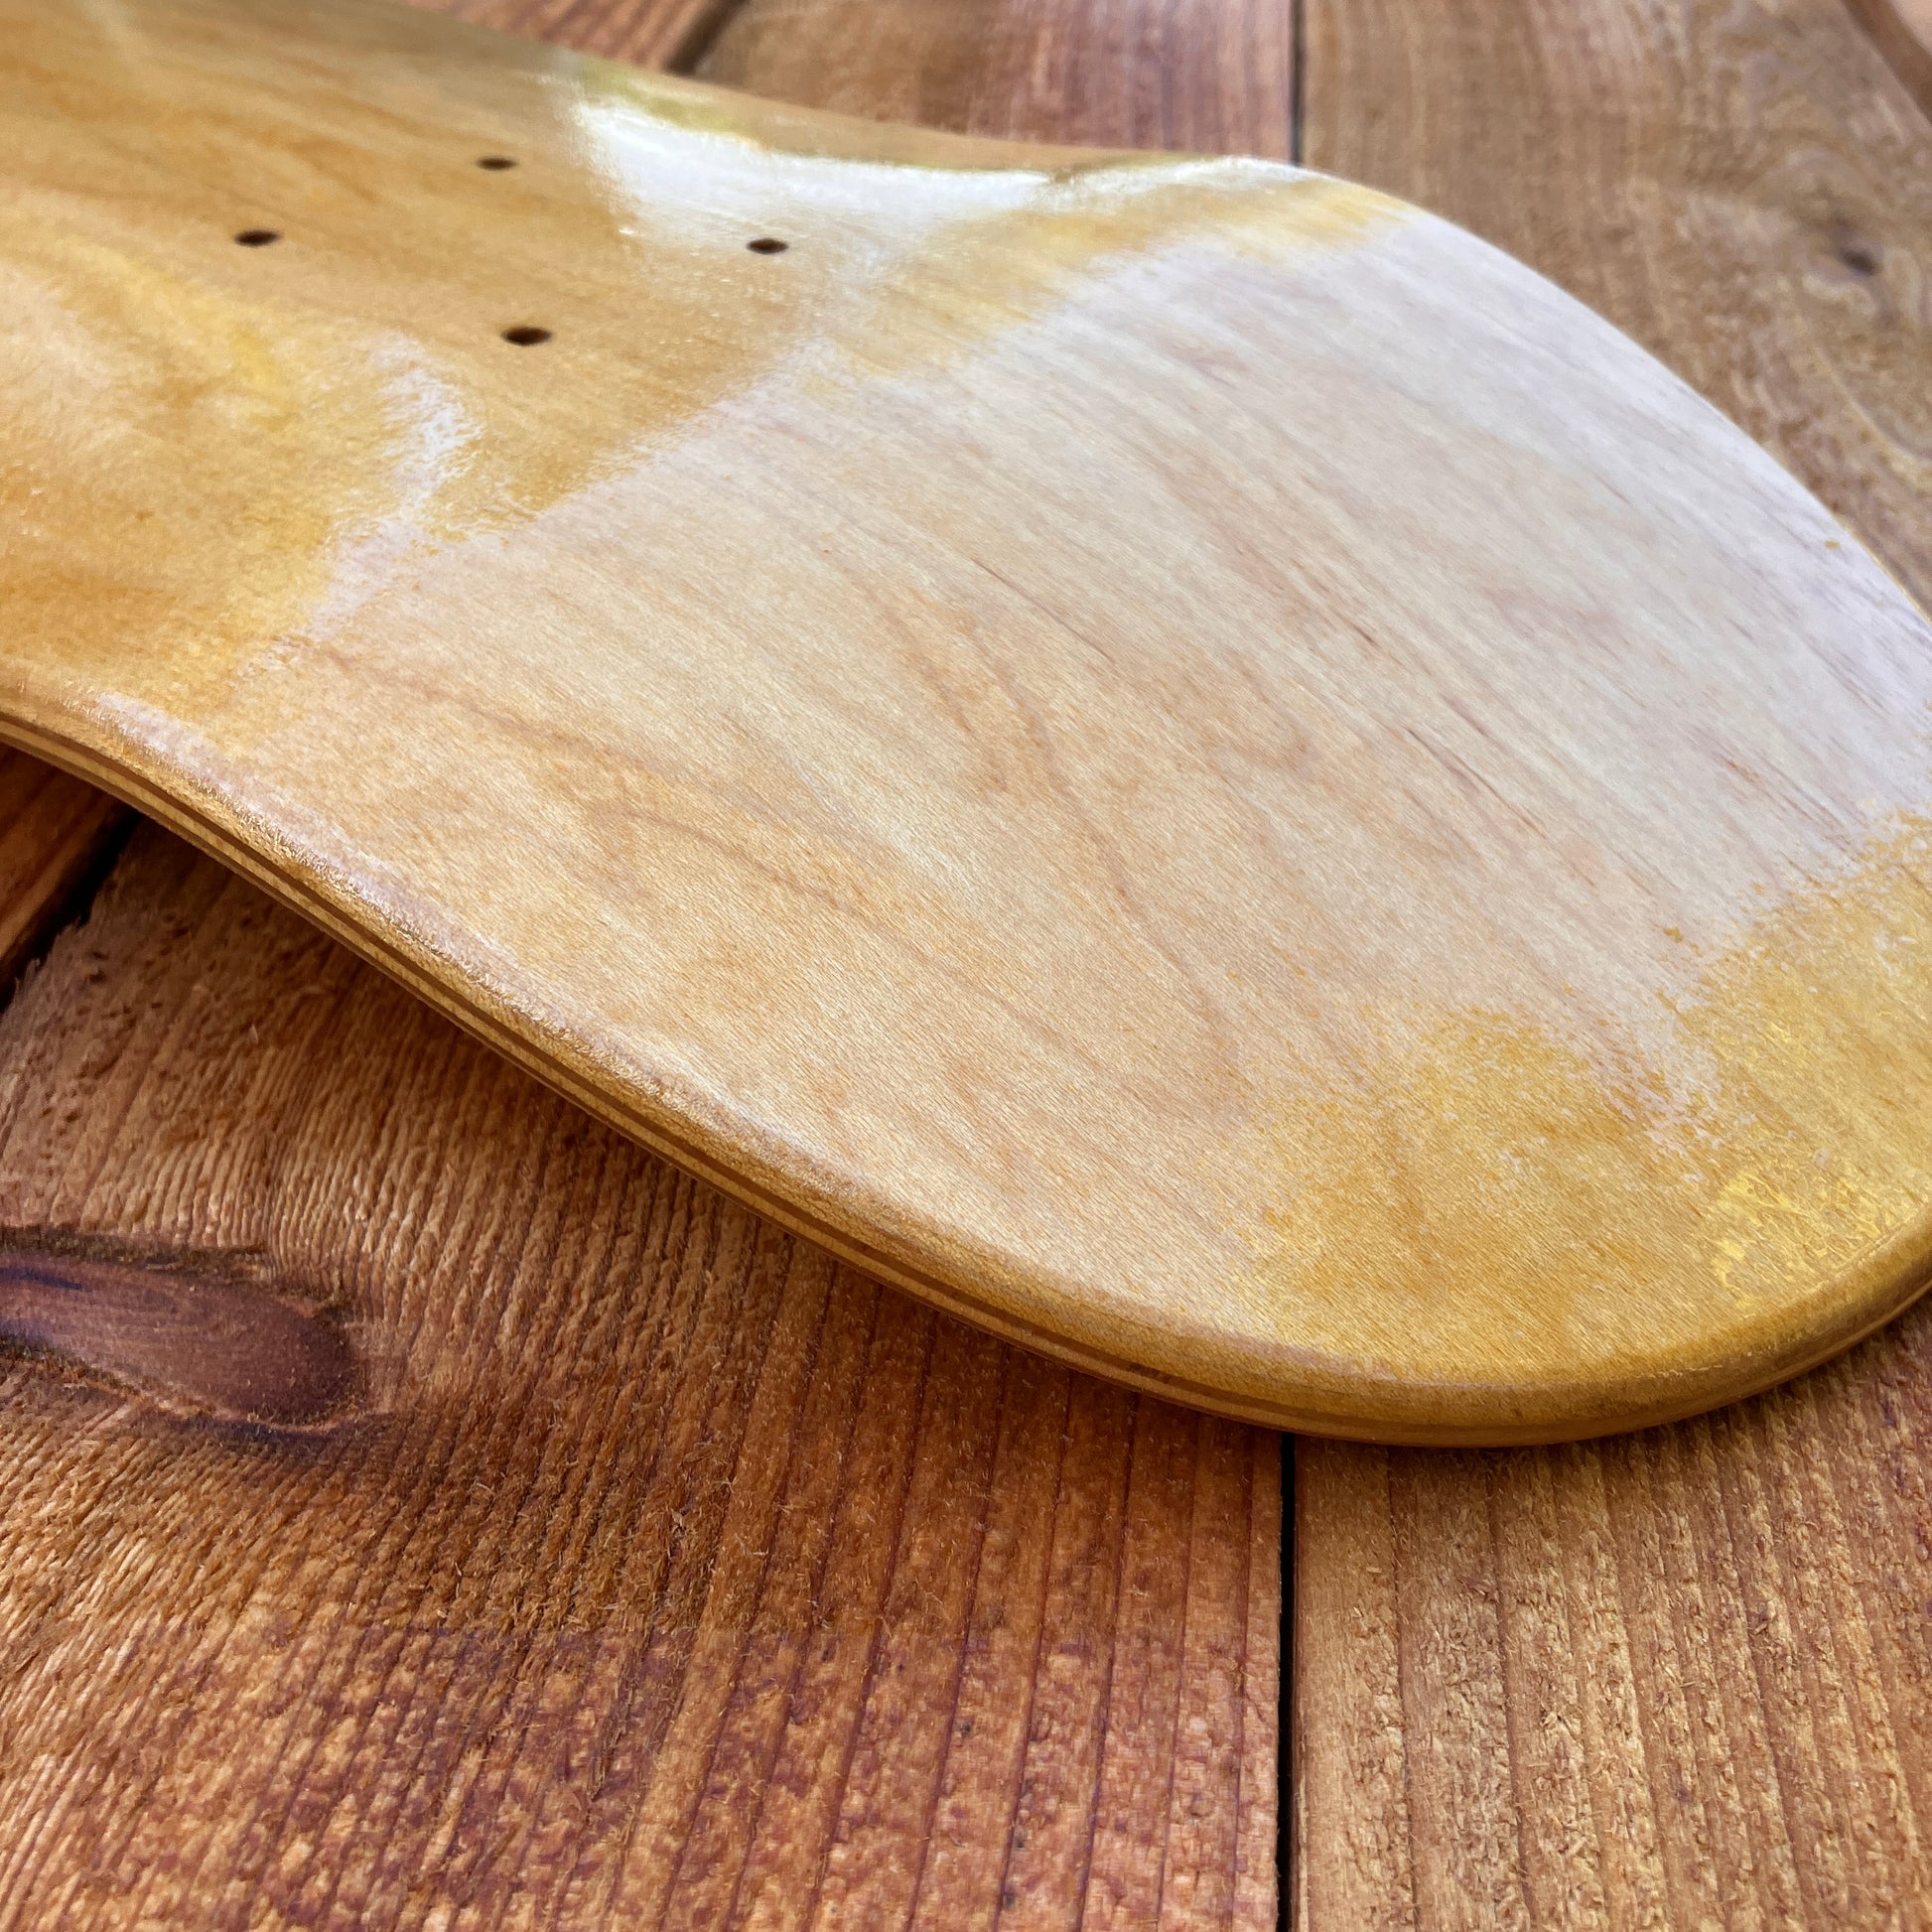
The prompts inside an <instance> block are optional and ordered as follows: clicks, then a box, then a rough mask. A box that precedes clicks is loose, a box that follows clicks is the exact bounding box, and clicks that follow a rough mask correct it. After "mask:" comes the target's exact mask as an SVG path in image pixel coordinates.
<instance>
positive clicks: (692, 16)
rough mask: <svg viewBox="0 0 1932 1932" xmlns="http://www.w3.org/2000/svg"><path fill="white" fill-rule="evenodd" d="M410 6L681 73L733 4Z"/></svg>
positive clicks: (639, 0) (674, 0) (467, 2)
mask: <svg viewBox="0 0 1932 1932" xmlns="http://www.w3.org/2000/svg"><path fill="white" fill-rule="evenodd" d="M409 4H410V5H412V6H418V7H421V8H423V9H424V10H425V11H426V12H429V13H440V14H450V15H453V16H454V17H455V18H456V19H458V20H467V21H470V22H471V23H473V24H474V25H475V26H478V27H489V28H493V29H494V30H495V31H496V32H498V33H503V34H522V35H525V36H527V37H528V38H529V39H531V40H540V41H549V42H552V43H554V44H555V45H556V46H559V47H568V48H571V49H573V50H574V51H575V52H577V53H579V54H595V55H598V56H600V57H601V58H602V59H604V60H607V61H628V62H631V63H633V64H635V65H636V66H638V67H643V68H670V69H681V68H684V67H686V66H688V65H689V64H690V62H692V61H693V60H695V59H696V58H697V57H698V56H699V55H700V54H702V53H703V51H704V50H705V48H706V47H708V46H709V44H710V41H711V38H712V36H713V34H714V33H715V32H716V31H717V29H718V27H719V25H720V24H721V22H722V21H723V20H724V19H725V17H726V16H727V15H728V14H729V13H730V12H731V10H732V7H733V5H734V0H409Z"/></svg>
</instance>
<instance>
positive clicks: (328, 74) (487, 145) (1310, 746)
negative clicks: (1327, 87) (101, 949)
mask: <svg viewBox="0 0 1932 1932" xmlns="http://www.w3.org/2000/svg"><path fill="white" fill-rule="evenodd" d="M0 197H3V198H4V199H3V200H0V286H3V287H4V295H0V300H3V301H4V304H5V307H4V323H0V501H3V502H4V515H5V524H4V536H3V537H0V582H4V586H5V604H4V616H3V617H0V734H4V736H6V737H7V738H9V739H11V740H13V741H15V742H17V743H19V744H21V745H23V746H26V747H28V748H30V749H32V750H34V751H36V752H38V753H40V754H42V755H43V756H45V757H47V758H49V759H53V760H54V761H56V762H58V763H60V764H63V765H65V766H67V767H68V768H69V769H71V770H74V771H76V772H79V773H82V774H84V775H86V776H88V777H90V778H92V779H94V780H96V781H97V782H99V783H101V784H102V785H105V786H106V787H108V788H109V789H111V790H114V791H116V792H118V793H120V794H121V795H122V796H124V797H127V798H129V799H131V800H133V801H134V802H135V803H137V804H139V805H140V806H142V807H143V808H144V809H146V810H149V811H151V812H153V813H154V814H155V815H156V816H158V817H160V818H162V819H164V820H166V821H167V822H168V823H170V824H172V825H174V826H175V827H177V828H178V829H180V830H181V831H183V832H184V833H186V834H187V835H188V836H189V837H191V838H193V839H195V840H196V841H198V842H199V843H200V844H202V845H203V846H205V847H207V849H209V850H210V851H213V852H215V853H217V854H218V855H220V856H221V857H222V858H224V859H225V860H227V861H228V862H229V863H231V864H233V865H235V866H236V867H238V868H240V869H241V870H243V871H245V872H246V873H248V874H249V875H251V876H252V877H254V878H256V879H257V880H259V881H260V882H261V883H263V884H264V885H265V886H267V887H268V888H269V889H270V890H271V891H273V892H275V893H276V894H278V895H279V896H280V897H283V898H284V899H286V900H287V901H289V902H290V903H292V904H294V905H296V906H298V907H299V908H301V909H302V910H303V911H305V912H307V913H308V914H309V915H310V916H311V917H313V918H315V919H316V920H318V921H319V922H321V923H322V924H323V925H324V926H326V927H327V928H328V929H329V930H331V931H332V932H335V933H336V934H338V935H339V936H341V937H342V938H343V939H344V940H345V941H346V942H347V943H349V944H350V945H352V946H354V947H356V948H357V949H358V950H359V951H361V952H362V953H364V954H365V955H366V956H368V957H369V958H371V959H373V960H375V961H377V962H378V963H380V964H381V965H383V966H384V967H386V968H387V969H388V970H390V971H391V972H393V973H395V974H397V975H398V976H400V977H401V978H402V979H404V980H405V981H406V982H408V983H409V984H410V985H411V986H412V987H414V988H415V989H416V990H417V991H419V992H420V993H421V994H422V995H423V996H424V997H425V998H427V999H429V1000H431V1001H433V1002H435V1003H436V1004H437V1005H438V1006H440V1007H442V1008H443V1009H444V1010H445V1011H447V1012H449V1013H451V1014H453V1015H455V1016H456V1017H457V1018H458V1019H459V1020H461V1021H462V1022H463V1023H464V1024H466V1025H467V1026H469V1027H471V1028H472V1029H474V1030H475V1031H476V1032H477V1033H479V1034H481V1035H483V1036H484V1037H485V1038H487V1039H488V1040H490V1041H491V1042H493V1043H494V1044H495V1045H496V1046H498V1047H499V1048H501V1049H502V1050H503V1051H505V1052H507V1053H509V1054H511V1055H513V1056H514V1057H516V1058H517V1059H519V1060H521V1061H522V1062H523V1063H525V1064H526V1065H528V1066H530V1067H531V1068H533V1069H534V1070H536V1071H537V1072H538V1073H539V1074H541V1075H542V1076H543V1077H544V1078H545V1079H547V1080H549V1081H551V1082H552V1083H553V1084H554V1085H556V1086H557V1087H559V1088H560V1089H562V1090H564V1091H566V1092H568V1093H569V1094H571V1095H573V1096H574V1097H575V1098H576V1099H578V1100H579V1101H581V1102H582V1103H583V1104H584V1105H585V1106H587V1107H589V1108H590V1109H592V1110H593V1111H594V1112H596V1113H598V1114H600V1115H602V1116H603V1117H605V1118H606V1119H608V1120H610V1121H612V1122H614V1123H616V1124H617V1125H619V1126H620V1127H621V1128H623V1129H624V1130H626V1131H627V1132H629V1133H631V1134H633V1135H635V1136H636V1137H637V1138H638V1139H640V1140H642V1141H644V1142H646V1143H647V1144H649V1145H650V1146H652V1147H654V1148H656V1149H658V1150H660V1151H661V1152H663V1153H665V1154H666V1155H668V1156H669V1157H670V1158H671V1159H673V1160H675V1161H677V1162H679V1163H681V1164H683V1165H684V1166H686V1167H688V1168H690V1169H692V1170H694V1171H696V1172H698V1173H703V1174H705V1175H707V1176H708V1177H710V1178H713V1179H715V1180H716V1181H718V1182H719V1183H720V1184H721V1185H723V1186H725V1187H727V1188H730V1189H731V1190H732V1191H734V1192H736V1193H737V1194H739V1195H740V1196H742V1197H744V1198H745V1199H747V1200H749V1201H751V1202H753V1203H754V1204H755V1205H757V1206H758V1207H759V1209H761V1210H762V1211H765V1212H768V1213H770V1214H771V1215H773V1216H774V1217H776V1218H778V1219H779V1220H782V1221H784V1222H786V1223H787V1224H789V1225H791V1226H792V1227H794V1228H797V1229H799V1230H801V1231H802V1232H804V1233H806V1234H808V1235H810V1236H811V1237H812V1238H813V1239H815V1240H817V1241H820V1242H823V1243H824V1244H826V1245H827V1246H828V1247H830V1248H832V1249H834V1250H835V1251H836V1252H838V1253H839V1254H841V1255H843V1256H845V1257H847V1258H849V1259H851V1260H853V1261H855V1262H857V1263H858V1264H860V1265H861V1266H863V1267H865V1268H867V1269H869V1270H871V1271H872V1272H874V1273H876V1274H878V1275H880V1276H882V1277H885V1278H886V1279H889V1280H891V1281H894V1282H897V1283H898V1284H899V1285H901V1286H903V1287H906V1288H908V1289H910V1290H912V1291H913V1292H915V1293H917V1294H920V1295H922V1296H924V1297H926V1298H927V1299H929V1300H931V1301H933V1302H935V1303H937V1304H939V1305H941V1306H943V1307H945V1308H948V1309H951V1310H954V1311H958V1312H960V1313H962V1314H964V1315H966V1316H968V1317H969V1318H971V1319H974V1320H977V1321H980V1322H982V1323H983V1324H985V1325H987V1326H989V1327H992V1328H994V1329H997V1330H998V1331H1000V1332H1002V1333H1005V1334H1008V1335H1012V1336H1015V1337H1017V1338H1019V1339H1022V1340H1024V1341H1026V1342H1028V1343H1030V1344H1033V1345H1035V1346H1037V1347H1040V1348H1043V1349H1046V1350H1049V1351H1051V1352H1053V1353H1055V1354H1058V1355H1060V1356H1062V1357H1064V1358H1066V1359H1068V1360H1071V1361H1074V1362H1077V1363H1080V1364H1082V1365H1083V1366H1086V1367H1090V1368H1093V1369H1096V1370H1098V1371H1100V1372H1102V1373H1106V1374H1110V1375H1114V1376H1116V1377H1120V1378H1124V1379H1126V1380H1128V1381H1131V1382H1134V1383H1137V1384H1139V1385H1140V1386H1143V1387H1146V1388H1150V1389H1155V1390H1159V1391H1160V1392H1161V1393H1163V1394H1166V1395H1170V1396H1174V1397H1177V1398H1179V1399H1182V1400H1185V1401H1190V1402H1194V1403H1198V1404H1201V1405H1204V1406H1206V1407H1209V1408H1213V1409H1217V1410H1222V1411H1225V1412H1227V1413H1230V1414H1234V1415H1239V1416H1244V1417H1248V1418H1252V1419H1257V1420H1262V1421H1267V1422H1271V1423H1278V1424H1282V1425H1285V1426H1290V1427H1295V1428H1303V1429H1310V1430H1315V1431H1322V1432H1327V1433H1334V1434H1343V1435H1355V1436H1364V1437H1373V1438H1384V1439H1389V1440H1409V1441H1493V1442H1504V1441H1519V1440H1528V1439H1535V1438H1548V1437H1558V1436H1564V1435H1579V1434H1587V1433H1591V1432H1594V1431H1599V1430H1604V1429H1609V1428H1615V1427H1621V1426H1626V1425H1632V1424H1636V1423H1640V1422H1644V1421H1649V1420H1655V1419H1659V1418H1662V1417H1665V1416H1669V1415H1675V1414H1682V1413H1688V1412H1690V1411H1692V1410H1695V1409H1697V1408H1701V1407H1704V1406H1708V1405H1710V1404H1712V1403H1715V1402H1718V1401H1721V1400H1724V1399H1725V1398H1727V1397H1729V1396H1733V1395H1736V1394H1739V1393H1742V1392H1744V1391H1746V1390H1749V1389H1753V1388H1757V1387H1760V1386H1763V1385H1764V1384H1766V1383H1768V1382H1770V1381H1773V1380H1775V1379H1777V1378H1778V1377H1780V1376H1782V1375H1785V1374H1788V1373H1791V1372H1793V1371H1795V1370H1796V1369H1798V1368H1801V1367H1803V1366H1805V1365H1807V1364H1809V1363H1811V1362H1813V1361H1816V1360H1818V1359H1821V1358H1822V1357H1823V1356H1825V1355H1826V1354H1829V1353H1830V1352H1832V1351H1833V1350H1835V1349H1837V1348H1839V1347H1842V1346H1844V1345H1845V1344H1846V1343H1848V1342H1849V1341H1851V1340H1853V1339H1855V1338H1856V1337H1857V1336H1858V1335H1860V1334H1862V1333H1863V1332H1865V1331H1867V1330H1868V1329H1869V1328H1870V1327H1872V1326H1873V1325H1875V1324H1876V1323H1877V1322H1879V1321H1881V1320H1883V1319H1884V1318H1885V1317H1886V1316H1887V1315H1888V1314H1890V1313H1891V1312H1893V1311H1895V1310H1896V1309H1897V1308H1899V1307H1900V1306H1901V1305H1902V1304H1903V1303H1904V1302H1905V1301H1907V1300H1909V1299H1910V1297H1911V1296H1912V1295H1913V1294H1914V1293H1916V1291H1917V1290H1918V1288H1919V1287H1920V1286H1921V1285H1922V1283H1923V1279H1924V1275H1925V1271H1926V1269H1927V1267H1928V1266H1932V1218H1929V1217H1928V1215H1929V1210H1932V1164H1928V1160H1927V1149H1928V1146H1932V1136H1929V1135H1928V1129H1932V1034H1929V1033H1928V1027H1927V1021H1928V1018H1932V1001H1928V997H1927V995H1928V975H1929V973H1932V967H1929V966H1928V961H1927V954H1928V949H1932V919H1929V918H1928V900H1927V888H1926V883H1925V882H1926V861H1927V856H1928V850H1929V849H1932V837H1929V835H1928V821H1927V817H1926V809H1927V793H1928V788H1929V785H1928V758H1927V703H1928V700H1929V699H1932V629H1929V628H1928V626H1927V624H1926V622H1925V621H1924V620H1923V618H1922V617H1921V616H1920V615H1919V614H1918V613H1917V612H1916V611H1915V610H1914V609H1913V608H1912V606H1911V605H1910V603H1909V601H1908V600H1907V599H1906V598H1905V597H1904V596H1903V595H1902V594H1901V593H1900V592H1899V591H1898V590H1897V589H1896V588H1895V587H1894V586H1893V585H1892V584H1891V582H1890V581H1889V580H1888V579H1887V578H1886V577H1885V576H1884V574H1883V572H1882V571H1881V570H1880V569H1879V568H1878V567H1877V566H1876V565H1875V564H1874V563H1873V562H1872V561H1871V559H1870V558H1869V557H1868V556H1867V555H1866V554H1865V553H1864V552H1863V550H1862V549H1861V548H1860V547H1859V545H1858V544H1857V543H1856V542H1855V541H1854V540H1853V539H1851V538H1850V537H1849V536H1848V535H1847V534H1846V533H1845V532H1844V531H1843V530H1842V529H1841V528H1840V527H1839V526H1837V525H1836V524H1835V523H1834V522H1833V520H1832V519H1831V517H1830V516H1829V515H1828V514H1827V512H1826V511H1825V510H1824V509H1823V508H1822V507H1821V506H1820V505H1819V504H1818V503H1817V502H1816V501H1815V500H1814V499H1813V498H1811V497H1810V496H1809V495H1808V494H1807V493H1806V492H1805V491H1804V490H1803V489H1801V488H1800V487H1799V486H1798V485H1797V484H1796V483H1793V482H1792V481H1791V480H1790V479H1789V478H1788V477H1787V476H1786V475H1785V474H1784V473H1783V472H1782V471H1781V470H1779V469H1778V468H1777V466H1776V465H1775V464H1773V463H1772V462H1771V460H1770V459H1769V458H1768V457H1766V456H1765V455H1764V454H1763V453H1762V452H1761V451H1759V450H1758V449H1757V448H1756V447H1755V446H1754V445H1753V444H1751V443H1750V442H1749V441H1748V439H1746V438H1745V437H1744V436H1743V435H1742V434H1741V433H1739V432H1738V431H1737V430H1735V429H1734V428H1732V427H1731V426H1730V425H1729V424H1727V423H1726V422H1725V421H1724V420H1723V418H1721V417H1720V416H1718V415H1717V414H1716V413H1715V412H1714V411H1712V410H1711V409H1710V408H1709V407H1708V406H1707V405H1705V404H1704V403H1703V402H1701V401H1700V400H1699V399H1698V398H1697V397H1696V396H1694V395H1693V394H1692V393H1691V391H1689V390H1688V389H1687V388H1686V387H1684V385H1683V384H1681V383H1679V382H1678V381H1677V380H1676V379H1675V378H1674V377H1672V376H1671V375H1670V374H1669V373H1668V372H1667V371H1665V370H1664V369H1663V368H1662V367H1661V366H1660V365H1659V364H1657V363H1656V362H1655V361H1654V360H1652V359H1651V358H1650V357H1648V356H1647V355H1646V354H1644V353H1643V351H1641V350H1640V349H1638V348H1637V347H1636V346H1635V345H1633V344H1631V343H1630V342H1629V341H1627V340H1626V339H1625V338H1623V337H1621V336H1620V335H1618V334H1617V333H1616V332H1615V331H1614V330H1612V329H1611V328H1610V327H1609V326H1608V325H1607V324H1605V323H1603V322H1601V321H1600V320H1598V319H1597V318H1595V317H1593V316H1592V315H1590V314H1589V313H1588V312H1587V311H1586V310H1584V309H1582V308H1581V307H1580V306H1578V305H1577V304H1576V303H1574V302H1572V301H1570V300H1569V299H1568V298H1567V297H1565V296H1564V295H1562V294H1561V293H1560V292H1559V291H1558V290H1556V289H1555V288H1553V287H1552V286H1551V285H1549V284H1548V283H1546V282H1544V281H1542V280H1541V279H1540V278H1538V277H1537V276H1535V275H1534V274H1532V273H1530V272H1529V271H1528V270H1527V269H1525V268H1523V267H1521V266H1520V265H1518V264H1516V263H1514V262H1512V261H1510V260H1509V259H1508V258H1507V257H1504V256H1502V255H1500V254H1498V253H1497V252H1495V251H1494V250H1492V249H1489V248H1487V247H1486V246H1484V245H1483V244H1481V243H1480V242H1478V241H1476V240H1474V239H1473V238H1472V237H1470V236H1469V235H1467V234H1465V233H1463V232H1461V231H1459V230H1457V229H1455V228H1453V227H1451V226H1449V225H1448V224H1447V223H1444V222H1442V221H1439V220H1436V219H1435V218H1433V217H1431V216H1428V215H1426V214H1423V213H1421V212H1420V211H1419V210H1417V209H1415V208H1413V207H1408V206H1406V205H1404V204H1401V203H1398V202H1394V201H1391V200H1389V199H1388V198H1386V197H1383V196H1380V195H1377V194H1374V193H1371V192H1369V191H1366V190H1363V189H1359V188H1355V187H1350V186H1348V185H1346V184H1343V183H1339V182H1335V181H1332V180H1328V179H1325V178H1322V177H1318V176H1312V175H1309V174H1305V173H1301V172H1298V171H1297V170H1294V169H1291V168H1286V167H1281V166H1277V165H1273V164H1265V163H1260V162H1243V161H1219V160H1216V161H1202V160H1191V159H1185V158H1173V157H1147V156H1123V155H1106V154H1100V153H1095V152H1090V151H1078V150H1049V149H1037V148H1018V147H1010V146H1006V145H1003V144H998V143H989V142H981V141H968V140H963V139H955V138H951V137H946V136H941V135H935V134H929V133H923V132H918V131H914V130H909V129H902V128H891V127H884V126H874V125H871V124H865V123H858V122H851V121H845V120H840V119H837V118H833V117H828V116H824V115H819V114H813V113H807V112H804V111H800V110H794V109H789V108H784V107H780V106H775V105H769V104H765V103H760V102H755V101H751V100H748V99H744V98H740V97H736V96H733V95H730V94H727V93H723V92H720V91H717V90H713V89H708V88H705V87H702V86H697V85H694V84H691V83H687V82H680V81H672V80H666V79H661V78H657V77H652V76H645V75H641V74H635V73H631V72H628V71H626V70H623V69H618V68H615V67H612V66H609V65H607V64H602V63H598V62H595V61H589V60H585V59H582V58H579V57H576V56H571V55H566V54H561V53H558V52H556V51H554V50H548V49H542V48H538V47H533V46H525V45H523V44H521V43H518V42H514V41H509V40H505V39H501V38H499V37H496V36H492V35H489V34H486V33H483V32H481V31H479V30H474V29H469V28H464V27H461V26H458V25H456V24H454V23H451V22H448V21H446V20H441V19H436V18H431V17H426V16H420V15H416V14H412V13H408V12H403V11H399V10H392V9H389V8H386V7H381V6H375V5H368V4H363V3H362V0H342V3H341V4H328V5H323V4H309V5H305V4H299V3H291V0H262V3H260V4H256V3H255V0H250V3H249V4H242V3H241V0H117V4H114V5H112V6H108V5H105V4H101V5H84V4H53V5H50V4H45V0H0Z"/></svg>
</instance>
